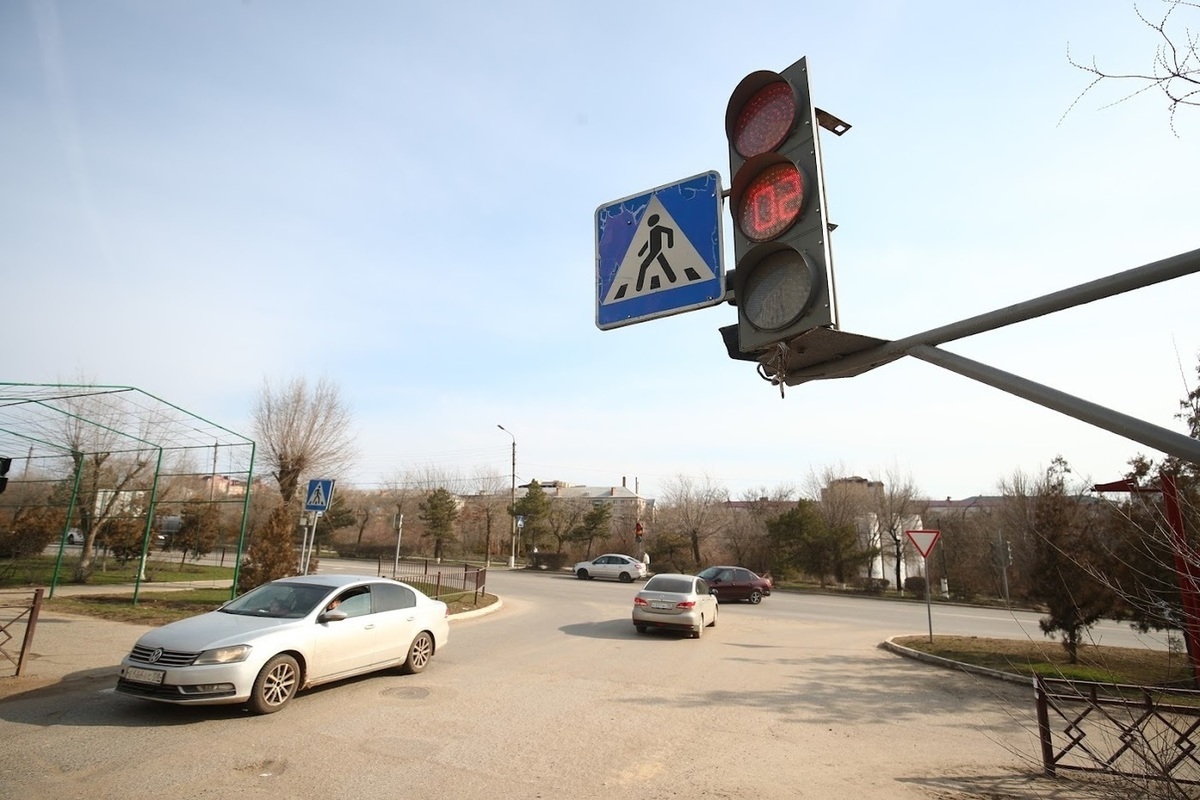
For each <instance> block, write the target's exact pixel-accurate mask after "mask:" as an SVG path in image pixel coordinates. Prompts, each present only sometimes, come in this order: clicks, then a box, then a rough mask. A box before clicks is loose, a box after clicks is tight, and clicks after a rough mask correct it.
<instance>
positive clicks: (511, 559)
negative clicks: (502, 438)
mask: <svg viewBox="0 0 1200 800" xmlns="http://www.w3.org/2000/svg"><path fill="white" fill-rule="evenodd" d="M496 427H497V428H499V429H500V430H502V431H504V432H505V433H507V434H508V435H509V436H512V490H511V492H510V495H509V498H510V503H511V505H510V506H509V510H508V513H509V516H510V517H512V549H511V550H510V551H509V555H508V568H509V569H512V568H513V567H515V566H516V565H517V437H516V436H513V433H512V431H510V430H509V429H508V428H505V427H504V426H503V425H497V426H496Z"/></svg>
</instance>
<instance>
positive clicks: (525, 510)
mask: <svg viewBox="0 0 1200 800" xmlns="http://www.w3.org/2000/svg"><path fill="white" fill-rule="evenodd" d="M509 513H510V514H512V515H513V516H517V517H524V518H525V528H524V533H525V535H527V536H528V537H529V546H528V547H527V548H526V550H525V552H526V553H527V554H528V553H532V552H533V551H534V550H536V549H537V543H538V537H539V536H540V535H542V534H543V533H545V532H546V530H547V523H546V520H547V518H548V517H549V516H550V498H549V497H548V496H547V495H546V491H545V490H544V489H543V488H542V485H541V484H540V483H538V482H537V481H536V480H534V481H530V482H529V488H528V489H527V490H526V491H525V496H524V497H522V498H521V499H520V500H518V501H517V502H516V505H514V506H513V507H512V508H511V509H509Z"/></svg>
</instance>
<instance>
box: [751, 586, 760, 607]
mask: <svg viewBox="0 0 1200 800" xmlns="http://www.w3.org/2000/svg"><path fill="white" fill-rule="evenodd" d="M749 600H750V602H751V603H753V604H754V605H758V604H759V603H761V602H762V592H760V591H759V590H758V589H754V590H753V591H751V592H750V597H749Z"/></svg>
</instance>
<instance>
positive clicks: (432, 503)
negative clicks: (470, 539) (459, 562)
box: [419, 489, 458, 562]
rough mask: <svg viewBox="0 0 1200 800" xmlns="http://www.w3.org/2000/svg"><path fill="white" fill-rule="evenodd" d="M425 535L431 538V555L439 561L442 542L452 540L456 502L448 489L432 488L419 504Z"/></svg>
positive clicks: (456, 511) (456, 514)
mask: <svg viewBox="0 0 1200 800" xmlns="http://www.w3.org/2000/svg"><path fill="white" fill-rule="evenodd" d="M419 508H420V510H421V513H420V518H421V520H422V521H424V522H425V524H426V527H425V535H426V536H429V537H432V538H433V557H434V558H435V559H437V560H438V562H441V560H442V549H443V544H444V543H445V542H448V541H453V540H454V520H455V519H457V518H458V503H457V501H456V500H455V498H454V495H452V494H450V490H449V489H434V490H433V491H432V492H430V493H429V495H428V496H427V497H426V498H425V500H424V501H423V502H422V503H421V504H420V506H419Z"/></svg>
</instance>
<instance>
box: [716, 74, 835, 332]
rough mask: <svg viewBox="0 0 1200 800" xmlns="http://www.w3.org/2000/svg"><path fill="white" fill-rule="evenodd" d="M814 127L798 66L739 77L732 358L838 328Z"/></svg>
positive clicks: (734, 105)
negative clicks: (737, 353)
mask: <svg viewBox="0 0 1200 800" xmlns="http://www.w3.org/2000/svg"><path fill="white" fill-rule="evenodd" d="M817 127H818V123H817V112H816V109H815V108H814V106H813V104H812V98H811V95H810V93H809V80H808V65H807V63H806V59H803V58H802V59H800V60H799V61H797V62H796V63H795V64H793V65H791V66H790V67H788V68H787V69H785V70H784V71H783V72H781V73H775V72H770V71H767V70H762V71H759V72H754V73H751V74H750V75H747V76H746V77H745V78H744V79H742V82H741V83H739V84H738V86H737V88H736V89H734V91H733V95H732V96H731V97H730V98H729V106H728V108H727V109H726V111H725V132H726V135H727V137H728V140H729V172H730V175H731V179H730V180H731V184H732V185H731V187H730V193H729V196H730V205H729V207H730V212H731V213H732V215H733V250H734V271H733V273H732V275H731V276H730V284H731V286H732V289H733V302H734V304H735V305H736V306H737V309H738V325H737V347H738V350H739V351H740V352H741V353H757V352H761V351H763V350H765V349H767V348H769V347H770V346H772V345H774V344H777V343H779V342H787V341H789V340H791V339H793V338H795V337H796V336H799V335H800V334H802V333H804V332H806V331H809V330H812V329H814V328H822V327H831V328H834V329H836V328H837V301H836V298H835V294H834V286H833V270H832V264H831V258H830V252H829V229H828V223H827V220H826V207H825V188H824V184H823V178H822V173H821V147H820V140H819V138H818V136H817ZM729 339H732V336H730V337H727V344H728V345H731V344H732V342H730V341H728V340H729ZM729 349H730V351H731V352H730V355H733V352H732V350H733V348H732V347H729Z"/></svg>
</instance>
